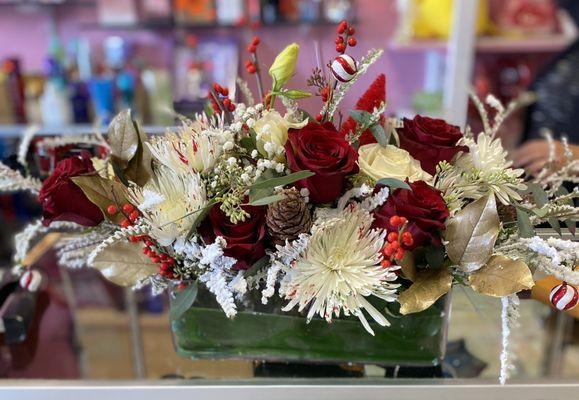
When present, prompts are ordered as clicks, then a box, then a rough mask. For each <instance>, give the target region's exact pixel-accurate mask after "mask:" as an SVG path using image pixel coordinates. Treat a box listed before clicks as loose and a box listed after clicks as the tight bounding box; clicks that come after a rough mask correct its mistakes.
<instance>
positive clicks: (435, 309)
mask: <svg viewBox="0 0 579 400" xmlns="http://www.w3.org/2000/svg"><path fill="white" fill-rule="evenodd" d="M449 297H450V296H445V297H443V298H441V299H439V300H438V301H437V302H436V303H435V304H434V305H433V306H432V307H430V308H429V309H427V310H425V311H423V312H420V313H416V314H411V315H406V316H401V315H399V314H398V312H397V311H398V310H397V307H398V306H397V305H395V304H387V303H385V302H383V301H381V302H377V303H376V304H374V305H375V306H376V307H377V309H378V310H384V308H385V307H386V306H388V307H389V309H388V310H386V311H389V312H388V313H385V315H386V316H387V319H388V321H389V322H390V324H391V326H389V327H382V326H380V325H378V324H377V323H370V325H371V326H372V329H373V330H374V333H375V336H372V335H370V334H369V333H368V332H367V331H366V330H365V329H364V327H363V326H362V324H361V323H360V321H359V320H358V318H356V317H342V318H340V319H335V320H334V321H333V322H332V323H328V322H326V321H325V320H323V319H321V318H314V319H312V320H311V321H310V322H309V323H306V318H305V316H303V315H300V314H298V313H296V312H294V313H287V312H282V311H281V308H282V307H283V305H284V304H285V302H281V301H280V300H277V303H276V302H275V301H274V303H272V304H268V305H262V304H261V301H260V300H261V299H260V298H259V297H257V296H255V298H253V299H249V301H248V302H247V303H246V304H247V305H246V306H245V307H238V313H237V315H236V316H235V318H233V319H229V318H227V317H226V316H225V314H224V312H223V310H222V309H221V308H220V307H219V305H218V304H217V303H216V301H215V300H214V298H213V295H211V294H210V293H208V292H207V291H206V290H204V289H202V288H201V287H200V288H199V294H198V296H197V299H196V301H195V304H194V305H193V306H192V307H191V308H190V309H189V310H187V311H186V312H185V313H183V314H182V315H181V316H180V317H179V318H177V319H176V320H174V321H172V323H171V330H172V333H173V340H174V344H175V348H176V351H177V353H178V354H179V355H181V356H183V357H187V358H193V359H225V358H243V359H252V360H260V361H284V362H320V363H322V362H323V363H348V362H354V363H371V364H380V365H402V366H436V365H439V364H440V362H441V360H442V358H443V357H444V352H445V348H446V334H447V327H448V315H449V313H448V307H449ZM388 314H392V315H388ZM368 320H369V321H370V320H371V318H370V317H368Z"/></svg>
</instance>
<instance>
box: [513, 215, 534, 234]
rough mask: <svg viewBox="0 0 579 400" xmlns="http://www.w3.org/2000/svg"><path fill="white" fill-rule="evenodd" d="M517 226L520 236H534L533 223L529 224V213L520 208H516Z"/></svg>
mask: <svg viewBox="0 0 579 400" xmlns="http://www.w3.org/2000/svg"><path fill="white" fill-rule="evenodd" d="M517 227H518V228H519V235H520V236H521V237H522V238H531V237H533V236H535V230H534V229H533V224H531V219H530V218H529V214H527V212H526V211H524V210H521V209H520V208H517Z"/></svg>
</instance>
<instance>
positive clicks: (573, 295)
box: [549, 282, 579, 311]
mask: <svg viewBox="0 0 579 400" xmlns="http://www.w3.org/2000/svg"><path fill="white" fill-rule="evenodd" d="M549 300H550V301H551V304H552V305H553V307H555V308H556V309H558V310H561V311H565V310H570V309H572V308H573V307H575V306H576V305H577V301H578V300H579V293H578V292H577V288H576V287H575V286H573V285H569V284H567V282H563V283H562V284H560V285H557V286H555V287H554V288H553V289H551V294H550V295H549Z"/></svg>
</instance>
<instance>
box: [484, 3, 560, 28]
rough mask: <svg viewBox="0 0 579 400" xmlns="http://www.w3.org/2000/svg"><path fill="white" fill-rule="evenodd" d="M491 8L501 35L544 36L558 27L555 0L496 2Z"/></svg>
mask: <svg viewBox="0 0 579 400" xmlns="http://www.w3.org/2000/svg"><path fill="white" fill-rule="evenodd" d="M491 7H492V8H491V15H492V19H493V21H494V23H495V24H496V25H497V27H498V30H499V32H500V33H501V34H517V35H528V34H531V35H544V34H550V33H554V32H555V31H556V30H557V27H558V23H557V4H556V1H555V0H501V1H497V0H495V1H493V2H492V4H491Z"/></svg>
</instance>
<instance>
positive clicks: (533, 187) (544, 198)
mask: <svg viewBox="0 0 579 400" xmlns="http://www.w3.org/2000/svg"><path fill="white" fill-rule="evenodd" d="M527 187H528V190H529V191H530V192H531V193H533V197H534V198H535V203H537V206H539V207H543V206H544V205H545V204H547V203H548V202H549V195H548V194H547V192H545V190H544V189H543V188H542V187H541V186H539V185H538V184H536V183H530V184H528V185H527ZM539 211H540V210H533V212H535V214H537V215H538V216H539V217H541V218H542V217H544V216H545V214H543V215H542V216H541V215H539ZM544 212H545V213H547V212H548V210H546V209H545V210H544ZM547 221H548V222H549V225H551V228H553V229H554V230H555V231H556V232H557V233H558V234H559V235H560V234H561V224H559V221H558V220H557V218H549V219H547Z"/></svg>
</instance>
